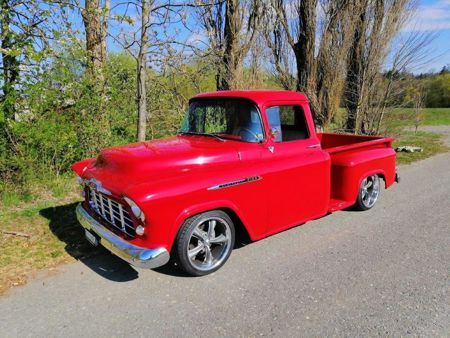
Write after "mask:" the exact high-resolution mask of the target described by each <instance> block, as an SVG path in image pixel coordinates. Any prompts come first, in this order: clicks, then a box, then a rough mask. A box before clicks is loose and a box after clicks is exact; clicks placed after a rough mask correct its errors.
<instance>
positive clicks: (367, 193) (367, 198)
mask: <svg viewBox="0 0 450 338" xmlns="http://www.w3.org/2000/svg"><path fill="white" fill-rule="evenodd" d="M379 195H380V178H379V177H378V175H372V176H367V177H366V178H365V179H364V180H363V181H362V182H361V186H360V187H359V191H358V198H357V200H356V203H355V208H356V209H357V210H361V211H364V210H369V209H371V208H372V207H373V206H374V205H375V203H376V201H377V200H378V196H379Z"/></svg>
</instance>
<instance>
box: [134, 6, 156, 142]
mask: <svg viewBox="0 0 450 338" xmlns="http://www.w3.org/2000/svg"><path fill="white" fill-rule="evenodd" d="M152 2H153V1H150V0H142V3H141V14H142V15H141V36H140V44H139V51H138V55H137V58H136V60H137V101H138V124H137V139H138V141H145V132H146V130H147V87H146V79H147V54H146V53H147V49H148V29H149V23H150V12H151V6H152Z"/></svg>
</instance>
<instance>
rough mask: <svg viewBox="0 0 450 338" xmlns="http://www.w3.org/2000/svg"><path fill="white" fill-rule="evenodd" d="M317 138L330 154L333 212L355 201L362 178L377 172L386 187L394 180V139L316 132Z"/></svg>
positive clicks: (331, 204)
mask: <svg viewBox="0 0 450 338" xmlns="http://www.w3.org/2000/svg"><path fill="white" fill-rule="evenodd" d="M317 137H318V138H319V140H320V143H321V146H322V150H324V151H326V152H327V153H329V154H330V161H331V173H330V174H331V177H330V181H331V185H330V188H331V191H330V204H329V211H330V212H333V211H336V210H340V209H343V208H346V207H348V206H351V205H352V204H354V203H355V200H356V196H357V195H356V193H357V191H358V189H359V185H360V183H361V182H360V180H359V179H360V178H363V177H365V176H368V175H373V174H378V175H380V176H381V177H382V178H383V179H384V181H385V186H386V187H389V186H390V185H391V184H392V183H393V182H394V179H395V152H394V150H393V149H392V142H393V139H392V138H390V137H380V136H360V135H348V134H331V133H321V134H317Z"/></svg>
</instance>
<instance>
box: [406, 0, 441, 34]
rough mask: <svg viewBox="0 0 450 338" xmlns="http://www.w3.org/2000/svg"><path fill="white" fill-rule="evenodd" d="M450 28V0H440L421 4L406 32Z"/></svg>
mask: <svg viewBox="0 0 450 338" xmlns="http://www.w3.org/2000/svg"><path fill="white" fill-rule="evenodd" d="M447 29H450V0H439V1H436V2H435V3H433V4H430V5H421V6H419V8H418V9H417V13H416V15H415V17H414V18H413V19H412V20H410V21H409V22H408V23H407V24H406V25H405V27H403V31H404V32H415V31H438V30H447Z"/></svg>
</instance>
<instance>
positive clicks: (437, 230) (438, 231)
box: [0, 153, 450, 337]
mask: <svg viewBox="0 0 450 338" xmlns="http://www.w3.org/2000/svg"><path fill="white" fill-rule="evenodd" d="M400 173H401V175H402V182H401V184H400V185H397V186H394V187H393V188H392V189H391V190H389V191H383V192H382V194H381V196H380V200H379V202H378V204H377V205H376V206H375V208H374V209H372V210H370V211H367V212H350V211H343V212H338V213H335V214H332V215H329V216H327V217H324V218H322V219H319V220H316V221H312V222H308V223H306V224H304V225H302V226H299V227H296V228H294V229H291V230H288V231H285V232H283V233H281V234H278V235H275V236H272V237H269V238H267V239H265V240H262V241H259V242H255V243H252V244H250V245H246V246H244V247H241V248H239V249H237V250H235V251H234V252H233V254H232V255H231V258H230V260H229V261H228V262H227V264H226V265H225V266H224V267H223V268H222V269H221V270H219V271H218V272H216V273H215V274H213V275H210V276H206V277H202V278H190V277H185V276H179V275H178V272H177V270H174V269H172V268H163V269H160V270H158V271H145V270H135V269H133V268H131V267H130V266H129V265H127V264H125V263H123V262H122V261H120V260H119V259H117V258H115V257H113V256H111V255H109V254H107V253H105V254H103V255H101V256H99V257H96V258H93V259H90V260H87V261H85V262H77V263H74V264H69V265H66V266H62V267H60V268H59V269H58V271H57V272H56V273H53V274H52V275H48V276H39V277H37V278H35V279H33V280H32V281H31V282H29V283H28V285H26V286H24V287H20V288H16V289H14V290H12V291H11V292H10V293H9V294H8V295H6V296H3V297H1V298H0V336H1V337H26V336H32V337H110V336H148V337H149V336H151V337H162V336H169V337H183V336H185V337H199V336H203V337H216V336H227V337H231V336H246V337H248V336H250V337H256V336H279V337H286V336H305V337H306V336H307V337H311V336H320V337H323V336H359V337H362V336H408V335H412V336H417V335H420V336H450V153H447V154H442V155H438V156H436V157H433V158H431V159H428V160H425V161H422V162H419V163H416V164H413V165H410V166H405V167H402V168H401V170H400ZM47 274H48V273H47Z"/></svg>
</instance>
